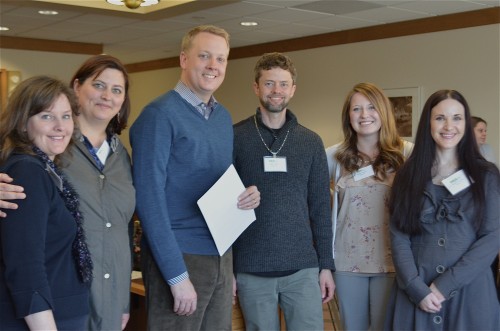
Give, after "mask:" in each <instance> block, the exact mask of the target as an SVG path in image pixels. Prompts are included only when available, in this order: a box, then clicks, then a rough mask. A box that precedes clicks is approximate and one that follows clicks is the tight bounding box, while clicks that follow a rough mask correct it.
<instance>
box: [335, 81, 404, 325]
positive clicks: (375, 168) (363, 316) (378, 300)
mask: <svg viewBox="0 0 500 331" xmlns="http://www.w3.org/2000/svg"><path fill="white" fill-rule="evenodd" d="M342 128H343V131H344V141H343V142H342V143H340V144H337V145H334V146H332V147H329V148H328V149H327V158H328V164H329V171H330V178H331V180H332V181H333V184H334V186H335V192H334V199H333V211H332V220H333V231H334V257H335V266H336V272H335V275H334V276H335V283H336V289H337V298H338V301H339V304H340V316H341V322H342V326H343V330H368V329H370V328H371V329H372V330H380V329H381V328H382V326H383V321H384V317H385V307H386V304H387V301H388V298H389V293H390V289H391V287H392V283H393V281H394V266H393V264H392V257H391V249H390V244H389V210H388V205H387V203H388V200H389V194H390V189H391V185H392V180H393V178H394V174H395V171H396V170H398V169H399V167H400V166H401V165H402V164H403V162H404V160H405V157H406V156H407V155H408V154H409V153H410V151H411V148H412V144H411V143H407V142H405V141H403V140H402V139H401V138H400V137H399V135H398V133H397V130H396V123H395V119H394V114H393V109H392V106H391V103H390V101H389V99H388V98H387V97H386V96H385V95H384V93H383V92H382V91H381V90H380V89H379V88H378V87H376V86H375V85H373V84H370V83H360V84H357V85H356V86H354V87H353V89H352V90H351V91H350V92H349V94H348V95H347V98H346V100H345V103H344V107H343V109H342Z"/></svg>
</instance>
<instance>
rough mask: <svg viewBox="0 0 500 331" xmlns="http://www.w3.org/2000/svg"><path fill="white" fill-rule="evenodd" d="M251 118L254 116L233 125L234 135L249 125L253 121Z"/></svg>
mask: <svg viewBox="0 0 500 331" xmlns="http://www.w3.org/2000/svg"><path fill="white" fill-rule="evenodd" d="M253 117H254V115H252V116H250V117H247V118H245V119H244V120H242V121H239V122H238V123H236V124H234V125H233V128H234V132H235V133H236V132H237V131H238V132H240V131H241V130H243V129H244V128H245V127H246V126H247V125H248V124H249V123H250V121H253Z"/></svg>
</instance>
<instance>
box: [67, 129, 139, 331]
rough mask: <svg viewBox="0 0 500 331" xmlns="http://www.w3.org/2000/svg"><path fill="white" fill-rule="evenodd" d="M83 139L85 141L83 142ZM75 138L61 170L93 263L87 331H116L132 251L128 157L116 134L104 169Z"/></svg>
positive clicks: (126, 293)
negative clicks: (79, 214)
mask: <svg viewBox="0 0 500 331" xmlns="http://www.w3.org/2000/svg"><path fill="white" fill-rule="evenodd" d="M81 139H83V138H81ZM81 139H79V140H77V141H76V142H75V144H74V145H73V146H72V148H71V150H70V151H71V152H70V155H67V154H65V159H64V160H63V162H64V163H65V164H69V166H67V167H66V168H64V169H63V171H64V173H65V174H66V176H68V180H69V181H70V182H71V184H73V186H74V188H75V190H76V191H77V193H78V195H79V197H80V210H81V212H82V214H83V218H84V222H83V227H84V230H85V234H86V236H87V244H88V247H89V250H90V254H91V257H92V261H93V263H94V279H93V281H92V285H91V289H90V302H91V304H90V307H91V312H90V323H89V329H90V330H120V329H121V317H122V314H124V313H128V309H129V298H130V275H131V252H130V250H131V249H130V247H131V246H130V240H129V222H130V220H131V218H132V215H133V213H134V209H135V190H134V187H133V185H132V173H131V166H130V157H129V155H128V153H127V150H126V149H125V148H124V147H123V145H122V143H121V142H120V140H119V138H118V136H116V135H115V136H113V137H112V138H111V143H110V147H111V151H110V154H109V156H108V159H107V161H106V165H105V166H104V169H103V170H102V171H100V170H99V168H98V167H97V166H96V163H95V161H94V159H93V158H92V155H91V154H90V153H89V151H88V149H87V147H86V146H85V145H84V143H83V141H82V140H81Z"/></svg>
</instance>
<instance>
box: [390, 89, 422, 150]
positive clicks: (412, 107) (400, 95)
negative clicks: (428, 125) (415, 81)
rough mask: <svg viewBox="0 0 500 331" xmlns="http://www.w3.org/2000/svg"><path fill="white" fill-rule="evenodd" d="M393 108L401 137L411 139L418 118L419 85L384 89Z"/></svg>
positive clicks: (419, 110)
mask: <svg viewBox="0 0 500 331" xmlns="http://www.w3.org/2000/svg"><path fill="white" fill-rule="evenodd" d="M384 92H385V94H386V95H387V97H388V98H389V100H390V101H391V103H392V106H393V108H394V116H395V117H396V127H397V129H398V133H399V135H400V136H401V137H403V138H404V139H406V140H410V141H413V139H414V138H415V134H416V133H417V126H418V120H419V119H420V112H421V109H420V87H405V88H387V89H384Z"/></svg>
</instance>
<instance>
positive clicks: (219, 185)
mask: <svg viewBox="0 0 500 331" xmlns="http://www.w3.org/2000/svg"><path fill="white" fill-rule="evenodd" d="M243 191H245V186H244V185H243V182H242V181H241V178H240V176H239V175H238V173H237V172H236V169H235V168H234V166H233V165H231V166H229V168H228V169H227V170H226V172H225V173H224V174H223V175H222V176H221V178H219V180H218V181H217V182H216V183H215V184H214V185H213V186H212V187H211V188H210V189H209V190H208V191H207V192H206V193H205V194H204V195H203V196H202V197H201V198H200V199H199V200H198V206H199V207H200V210H201V212H202V214H203V217H204V218H205V221H206V222H207V225H208V228H209V230H210V233H211V234H212V237H213V239H214V241H215V245H216V246H217V250H218V251H219V255H221V256H222V255H223V254H224V253H225V252H226V251H227V250H228V249H229V247H231V245H232V244H233V243H234V242H235V241H236V239H238V237H239V236H240V234H241V233H243V231H244V230H245V229H246V228H247V227H248V226H249V225H250V224H252V222H254V221H255V212H254V211H253V209H250V210H242V209H239V208H238V205H237V204H238V196H239V195H240V194H241V193H242V192H243Z"/></svg>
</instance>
